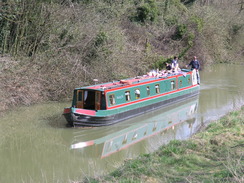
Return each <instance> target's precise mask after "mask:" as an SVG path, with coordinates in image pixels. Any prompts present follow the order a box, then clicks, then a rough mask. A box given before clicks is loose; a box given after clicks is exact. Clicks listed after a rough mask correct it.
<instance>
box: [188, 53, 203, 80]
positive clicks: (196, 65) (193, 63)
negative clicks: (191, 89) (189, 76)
mask: <svg viewBox="0 0 244 183" xmlns="http://www.w3.org/2000/svg"><path fill="white" fill-rule="evenodd" d="M189 66H191V70H193V69H195V70H196V73H197V83H198V84H199V83H200V76H199V69H200V63H199V61H198V60H197V57H196V56H194V57H193V60H192V61H191V62H190V63H189V64H188V65H186V67H189Z"/></svg>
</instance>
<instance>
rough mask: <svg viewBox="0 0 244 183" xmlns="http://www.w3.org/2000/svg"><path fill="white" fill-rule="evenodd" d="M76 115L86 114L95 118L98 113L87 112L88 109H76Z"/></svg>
mask: <svg viewBox="0 0 244 183" xmlns="http://www.w3.org/2000/svg"><path fill="white" fill-rule="evenodd" d="M75 113H79V114H86V115H90V116H95V115H96V111H93V110H86V109H76V110H75Z"/></svg>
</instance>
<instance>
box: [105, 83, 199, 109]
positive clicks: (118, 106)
mask: <svg viewBox="0 0 244 183" xmlns="http://www.w3.org/2000/svg"><path fill="white" fill-rule="evenodd" d="M195 86H198V85H193V86H189V87H186V88H181V89H178V90H175V91H170V92H167V93H162V94H159V95H154V96H152V97H149V98H144V99H140V100H136V101H132V102H129V103H125V104H120V105H117V106H112V107H108V108H107V109H116V108H120V107H124V106H127V105H130V104H135V103H139V102H142V101H146V100H149V99H154V98H158V97H161V96H164V95H168V94H172V93H176V92H179V91H183V90H187V89H190V88H194V87H195Z"/></svg>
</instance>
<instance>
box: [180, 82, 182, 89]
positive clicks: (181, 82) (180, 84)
mask: <svg viewBox="0 0 244 183" xmlns="http://www.w3.org/2000/svg"><path fill="white" fill-rule="evenodd" d="M181 87H182V80H180V88H181Z"/></svg>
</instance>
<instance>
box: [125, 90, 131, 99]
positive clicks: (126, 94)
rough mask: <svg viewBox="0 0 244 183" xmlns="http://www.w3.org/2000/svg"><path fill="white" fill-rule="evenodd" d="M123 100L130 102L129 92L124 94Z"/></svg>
mask: <svg viewBox="0 0 244 183" xmlns="http://www.w3.org/2000/svg"><path fill="white" fill-rule="evenodd" d="M125 100H126V101H130V91H126V92H125Z"/></svg>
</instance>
